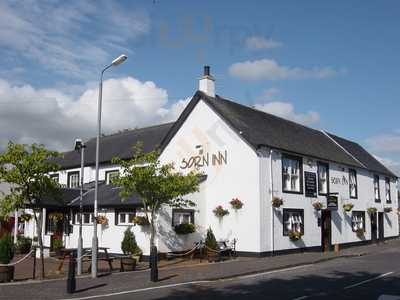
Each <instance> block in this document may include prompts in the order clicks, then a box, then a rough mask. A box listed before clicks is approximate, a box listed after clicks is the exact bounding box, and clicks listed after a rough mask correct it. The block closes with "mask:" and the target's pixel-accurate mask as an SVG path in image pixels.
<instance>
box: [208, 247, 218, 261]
mask: <svg viewBox="0 0 400 300" xmlns="http://www.w3.org/2000/svg"><path fill="white" fill-rule="evenodd" d="M207 260H208V262H209V263H211V262H219V261H220V260H221V257H220V255H219V253H218V252H214V251H210V250H208V249H207Z"/></svg>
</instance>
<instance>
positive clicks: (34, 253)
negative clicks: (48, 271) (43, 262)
mask: <svg viewBox="0 0 400 300" xmlns="http://www.w3.org/2000/svg"><path fill="white" fill-rule="evenodd" d="M34 249H35V250H34V251H33V272H32V277H33V279H36V251H37V248H36V246H35V247H34Z"/></svg>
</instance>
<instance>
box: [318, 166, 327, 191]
mask: <svg viewBox="0 0 400 300" xmlns="http://www.w3.org/2000/svg"><path fill="white" fill-rule="evenodd" d="M322 170H323V171H324V172H321V171H322ZM317 171H318V194H319V195H327V194H328V193H329V164H328V163H324V162H318V166H317ZM322 175H323V176H322Z"/></svg>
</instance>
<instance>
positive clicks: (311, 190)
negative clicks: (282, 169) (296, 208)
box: [304, 172, 317, 197]
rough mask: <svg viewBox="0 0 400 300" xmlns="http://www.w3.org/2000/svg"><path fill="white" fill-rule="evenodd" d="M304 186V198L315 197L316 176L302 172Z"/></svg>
mask: <svg viewBox="0 0 400 300" xmlns="http://www.w3.org/2000/svg"><path fill="white" fill-rule="evenodd" d="M304 185H305V193H306V197H317V174H315V173H313V172H304Z"/></svg>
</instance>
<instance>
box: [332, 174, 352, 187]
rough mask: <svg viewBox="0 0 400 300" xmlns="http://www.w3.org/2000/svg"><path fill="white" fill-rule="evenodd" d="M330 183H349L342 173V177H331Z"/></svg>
mask: <svg viewBox="0 0 400 300" xmlns="http://www.w3.org/2000/svg"><path fill="white" fill-rule="evenodd" d="M331 183H332V184H342V185H347V184H349V182H348V181H347V178H346V176H344V175H343V176H342V177H331Z"/></svg>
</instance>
